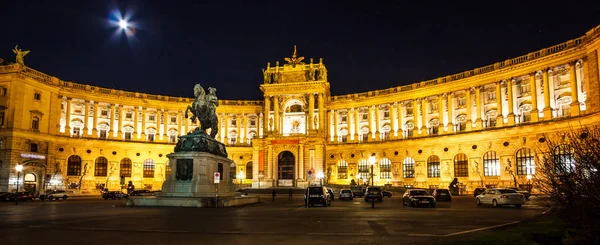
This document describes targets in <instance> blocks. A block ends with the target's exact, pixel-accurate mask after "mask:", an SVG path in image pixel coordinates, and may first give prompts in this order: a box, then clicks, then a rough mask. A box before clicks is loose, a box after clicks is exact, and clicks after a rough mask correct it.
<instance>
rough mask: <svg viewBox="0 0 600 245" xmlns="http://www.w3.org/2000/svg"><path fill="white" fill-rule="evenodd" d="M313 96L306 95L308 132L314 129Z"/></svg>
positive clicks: (310, 94)
mask: <svg viewBox="0 0 600 245" xmlns="http://www.w3.org/2000/svg"><path fill="white" fill-rule="evenodd" d="M314 117H315V95H314V94H313V93H309V94H308V120H306V122H307V123H308V130H314V129H315V123H314V121H315V118H314Z"/></svg>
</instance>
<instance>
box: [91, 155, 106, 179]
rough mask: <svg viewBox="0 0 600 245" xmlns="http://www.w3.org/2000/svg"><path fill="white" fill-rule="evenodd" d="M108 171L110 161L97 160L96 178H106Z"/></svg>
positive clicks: (104, 159) (100, 158)
mask: <svg viewBox="0 0 600 245" xmlns="http://www.w3.org/2000/svg"><path fill="white" fill-rule="evenodd" d="M107 169H108V160H106V157H98V158H96V162H95V163H94V176H106V173H107Z"/></svg>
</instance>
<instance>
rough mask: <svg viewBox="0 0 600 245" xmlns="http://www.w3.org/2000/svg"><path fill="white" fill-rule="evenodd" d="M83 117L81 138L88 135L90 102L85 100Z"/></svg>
mask: <svg viewBox="0 0 600 245" xmlns="http://www.w3.org/2000/svg"><path fill="white" fill-rule="evenodd" d="M84 110H85V112H84V117H83V133H82V135H83V136H87V135H89V132H88V124H89V120H90V101H89V100H85V107H84Z"/></svg>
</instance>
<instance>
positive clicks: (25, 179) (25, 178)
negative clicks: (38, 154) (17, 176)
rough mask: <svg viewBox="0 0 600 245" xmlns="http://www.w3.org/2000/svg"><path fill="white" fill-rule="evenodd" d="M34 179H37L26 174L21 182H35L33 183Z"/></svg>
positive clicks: (30, 174) (32, 175) (33, 175)
mask: <svg viewBox="0 0 600 245" xmlns="http://www.w3.org/2000/svg"><path fill="white" fill-rule="evenodd" d="M36 179H37V178H36V177H35V174H32V173H28V174H26V175H25V177H24V178H23V181H24V182H35V181H36Z"/></svg>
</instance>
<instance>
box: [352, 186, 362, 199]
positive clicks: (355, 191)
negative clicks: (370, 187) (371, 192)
mask: <svg viewBox="0 0 600 245" xmlns="http://www.w3.org/2000/svg"><path fill="white" fill-rule="evenodd" d="M350 190H352V193H353V194H354V197H363V196H364V195H365V188H363V186H360V185H353V186H350Z"/></svg>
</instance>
